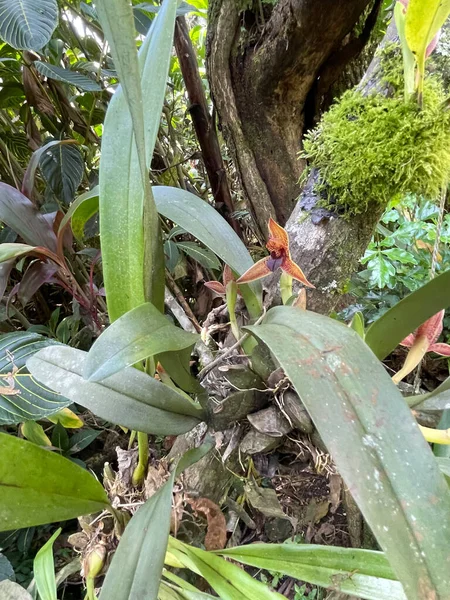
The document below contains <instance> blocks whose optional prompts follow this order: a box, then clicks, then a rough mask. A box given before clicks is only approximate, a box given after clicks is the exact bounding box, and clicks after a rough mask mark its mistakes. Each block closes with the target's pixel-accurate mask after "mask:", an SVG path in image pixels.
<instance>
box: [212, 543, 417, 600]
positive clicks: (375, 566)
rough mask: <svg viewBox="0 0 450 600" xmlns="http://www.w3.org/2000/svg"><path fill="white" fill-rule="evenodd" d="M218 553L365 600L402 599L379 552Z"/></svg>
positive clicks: (265, 547) (299, 548)
mask: <svg viewBox="0 0 450 600" xmlns="http://www.w3.org/2000/svg"><path fill="white" fill-rule="evenodd" d="M218 554H221V555H223V556H226V557H229V558H232V559H234V560H237V561H239V562H242V563H244V564H245V565H251V566H253V567H257V568H259V569H267V570H268V571H275V572H277V573H283V574H284V575H288V576H289V577H294V578H295V579H300V580H302V581H307V582H308V583H313V584H315V585H319V586H321V587H325V588H332V589H334V590H336V591H339V592H342V593H345V594H351V595H352V596H358V597H359V598H364V599H365V600H406V596H405V592H404V591H403V588H402V585H401V584H400V582H399V581H397V579H396V577H395V575H394V572H393V571H392V569H391V567H390V565H389V562H388V561H387V559H386V557H385V555H384V554H383V553H382V552H375V551H373V550H358V549H354V548H338V547H333V546H316V545H314V544H249V545H248V546H237V547H236V548H230V549H226V550H220V551H219V552H218Z"/></svg>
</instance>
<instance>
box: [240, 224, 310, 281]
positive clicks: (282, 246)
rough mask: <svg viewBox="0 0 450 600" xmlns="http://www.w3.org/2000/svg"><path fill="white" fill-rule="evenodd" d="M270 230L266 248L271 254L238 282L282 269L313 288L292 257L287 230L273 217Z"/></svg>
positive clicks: (253, 279)
mask: <svg viewBox="0 0 450 600" xmlns="http://www.w3.org/2000/svg"><path fill="white" fill-rule="evenodd" d="M269 232H270V236H269V240H268V242H267V244H266V248H267V249H268V250H269V252H270V254H269V256H266V257H265V258H263V259H261V260H259V261H258V262H257V263H255V264H254V265H253V267H250V269H248V270H247V271H246V272H245V273H244V274H243V275H241V276H240V277H239V279H238V280H237V283H249V282H250V281H255V279H261V278H262V277H265V276H266V275H269V274H270V273H273V272H274V271H276V270H277V269H281V270H282V271H284V272H285V273H287V274H288V275H290V276H291V277H292V278H293V279H296V280H297V281H300V282H301V283H303V285H306V286H308V287H311V288H313V287H314V286H313V284H312V283H310V282H309V281H308V280H307V279H306V277H305V275H304V273H303V271H302V270H301V269H300V267H299V266H298V265H297V264H296V263H295V262H294V261H293V260H292V258H291V254H290V252H289V238H288V234H287V231H286V230H285V229H283V227H281V225H278V223H275V221H274V220H273V219H272V218H271V219H269Z"/></svg>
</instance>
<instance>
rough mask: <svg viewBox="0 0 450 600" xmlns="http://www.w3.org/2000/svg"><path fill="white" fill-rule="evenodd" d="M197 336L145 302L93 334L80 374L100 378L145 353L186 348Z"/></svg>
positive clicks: (131, 363) (146, 354) (131, 362)
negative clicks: (100, 332)
mask: <svg viewBox="0 0 450 600" xmlns="http://www.w3.org/2000/svg"><path fill="white" fill-rule="evenodd" d="M198 339H199V336H198V335H195V334H193V333H189V332H188V331H184V330H183V329H180V328H179V327H175V325H173V324H172V323H171V322H170V321H169V319H168V318H167V317H166V316H165V315H163V314H161V313H160V312H159V310H158V309H157V308H155V307H154V306H153V304H151V303H150V302H146V303H145V304H141V306H138V307H137V308H134V309H133V310H130V311H129V312H127V313H125V314H124V315H122V316H121V317H120V318H119V319H117V321H114V323H112V325H110V326H109V327H108V328H107V329H106V330H105V331H104V332H103V333H102V334H101V335H100V337H99V338H97V340H96V341H95V343H94V345H93V346H92V348H91V349H90V351H89V353H88V356H87V359H86V363H85V372H84V376H85V377H86V379H89V381H101V380H102V379H105V377H108V376H110V375H114V373H117V372H118V371H121V370H122V369H124V368H125V367H130V366H132V365H134V364H136V363H138V362H139V361H141V360H144V359H145V358H148V357H149V356H154V355H155V354H159V353H161V352H178V351H180V350H184V349H185V348H189V347H190V346H193V345H194V344H195V342H196V341H197V340H198ZM169 374H170V373H169Z"/></svg>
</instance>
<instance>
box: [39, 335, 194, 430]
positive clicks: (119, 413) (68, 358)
mask: <svg viewBox="0 0 450 600" xmlns="http://www.w3.org/2000/svg"><path fill="white" fill-rule="evenodd" d="M86 357H87V352H82V351H81V350H76V349H74V348H69V347H68V346H54V347H52V348H44V350H41V351H40V352H38V354H36V355H35V356H33V357H32V358H31V359H30V360H29V361H28V368H29V369H30V370H31V372H32V373H33V376H35V377H36V379H38V380H39V381H42V382H43V383H44V384H45V385H48V386H49V387H51V388H52V389H54V390H57V391H59V392H60V393H61V394H64V395H65V396H67V397H69V398H70V399H71V400H72V402H77V403H78V404H81V405H82V406H85V407H86V408H88V409H89V410H91V411H92V412H93V413H94V414H96V415H98V416H99V417H101V418H102V419H105V420H107V421H111V422H112V423H116V424H117V425H122V426H125V427H128V428H129V429H135V430H137V431H143V432H146V433H153V434H157V435H178V434H180V433H185V432H187V431H189V430H190V429H192V428H193V427H195V426H196V425H197V424H198V423H199V422H200V421H201V420H202V419H203V412H202V410H201V409H200V408H198V405H195V404H194V403H193V402H190V401H189V400H188V399H187V398H185V397H184V396H181V395H180V394H178V393H177V392H175V391H174V390H172V389H171V388H169V387H167V386H166V385H164V384H162V383H160V382H159V381H157V380H156V379H154V378H153V377H150V376H149V375H146V374H145V373H142V372H141V371H138V370H137V369H135V368H133V367H128V368H127V369H124V370H123V371H121V372H120V373H117V374H115V375H112V376H111V377H108V378H107V379H105V380H103V381H102V382H101V383H91V382H89V381H86V380H85V379H84V378H83V376H82V374H83V372H84V368H85V362H86Z"/></svg>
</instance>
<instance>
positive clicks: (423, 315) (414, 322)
mask: <svg viewBox="0 0 450 600" xmlns="http://www.w3.org/2000/svg"><path fill="white" fill-rule="evenodd" d="M449 289H450V271H446V272H445V273H442V275H439V276H438V277H435V278H434V279H432V280H431V281H429V282H428V283H426V284H425V285H424V286H422V287H421V288H419V289H418V290H416V291H415V292H412V293H411V294H409V295H408V296H406V297H405V298H403V300H400V302H399V303H398V304H396V305H395V306H394V307H392V308H391V309H390V310H388V311H387V312H386V313H384V315H383V316H382V317H380V318H379V319H377V320H376V321H375V322H374V323H372V325H371V326H370V327H369V329H368V330H367V333H366V337H365V340H366V343H367V344H368V345H369V346H370V348H371V349H372V352H373V353H374V354H375V355H376V356H377V357H378V358H379V359H380V360H382V359H383V358H386V356H387V355H388V354H389V353H390V352H392V350H394V348H395V347H396V346H397V345H398V344H399V343H400V342H401V341H402V340H403V339H404V338H405V337H406V336H407V335H408V334H409V333H411V332H413V331H414V330H415V329H417V327H419V325H422V323H425V321H426V320H427V319H429V318H430V317H432V316H433V315H435V314H436V313H437V312H439V311H440V310H442V309H443V308H447V307H449V306H450V294H449V292H448V291H449Z"/></svg>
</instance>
